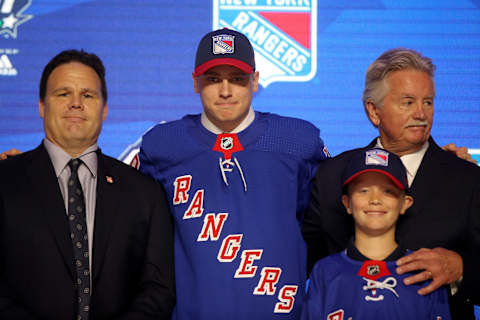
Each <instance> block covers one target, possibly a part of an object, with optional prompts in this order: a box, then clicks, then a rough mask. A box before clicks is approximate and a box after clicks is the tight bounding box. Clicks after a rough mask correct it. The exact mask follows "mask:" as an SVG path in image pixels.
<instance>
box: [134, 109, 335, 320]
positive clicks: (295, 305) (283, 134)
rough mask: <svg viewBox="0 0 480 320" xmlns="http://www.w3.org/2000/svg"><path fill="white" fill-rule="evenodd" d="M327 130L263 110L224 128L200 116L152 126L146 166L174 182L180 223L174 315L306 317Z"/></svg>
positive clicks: (198, 319) (171, 189)
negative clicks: (234, 128) (314, 195)
mask: <svg viewBox="0 0 480 320" xmlns="http://www.w3.org/2000/svg"><path fill="white" fill-rule="evenodd" d="M326 154H327V152H326V149H325V148H324V145H323V142H322V140H321V139H320V137H319V131H318V129H317V128H315V127H314V126H313V125H312V124H310V123H308V122H306V121H303V120H299V119H293V118H286V117H280V116H277V115H273V114H269V113H260V112H256V114H255V120H254V121H253V122H252V123H251V124H250V126H249V127H248V128H246V129H245V130H243V131H242V132H240V133H238V135H234V134H223V135H219V136H217V135H215V134H213V133H211V132H209V131H208V130H206V129H205V128H204V127H203V126H202V124H201V122H200V115H189V116H186V117H184V118H183V119H181V120H178V121H174V122H170V123H166V124H161V125H157V126H156V127H154V128H153V129H152V130H150V131H149V132H148V133H146V134H145V136H144V137H143V141H142V146H141V150H140V154H139V159H140V170H141V171H142V172H144V173H146V174H148V175H151V176H153V177H154V178H155V179H156V180H158V181H160V182H161V183H162V184H163V186H164V187H165V189H166V192H167V196H168V198H169V202H170V205H171V209H172V214H173V219H174V226H175V264H176V265H175V272H176V286H177V307H176V311H175V314H174V319H195V320H202V319H205V320H207V319H208V320H212V319H256V320H261V319H265V320H267V319H268V320H271V319H298V318H299V317H300V311H301V309H300V307H301V303H302V302H303V299H304V294H303V293H304V291H305V285H304V283H305V280H306V279H305V277H306V246H305V243H304V241H303V239H302V235H301V232H300V222H301V219H302V214H303V211H304V209H305V208H306V206H307V205H308V197H309V193H310V182H311V180H312V178H313V176H314V171H315V168H316V165H317V163H318V161H320V160H322V159H323V158H325V157H326Z"/></svg>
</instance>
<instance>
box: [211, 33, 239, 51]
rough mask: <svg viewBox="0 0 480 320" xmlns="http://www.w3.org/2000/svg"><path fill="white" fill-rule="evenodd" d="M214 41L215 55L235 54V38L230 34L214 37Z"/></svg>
mask: <svg viewBox="0 0 480 320" xmlns="http://www.w3.org/2000/svg"><path fill="white" fill-rule="evenodd" d="M212 41H213V54H225V53H233V52H234V51H235V49H234V45H235V43H234V41H235V36H231V35H229V34H221V35H218V36H214V37H212Z"/></svg>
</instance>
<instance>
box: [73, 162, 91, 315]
mask: <svg viewBox="0 0 480 320" xmlns="http://www.w3.org/2000/svg"><path fill="white" fill-rule="evenodd" d="M81 164H82V161H81V160H80V159H72V160H70V161H69V162H68V166H69V167H70V170H71V175H70V179H68V222H69V225H70V238H71V239H72V245H73V258H74V259H75V267H76V268H75V269H76V271H77V281H76V282H77V295H78V313H77V320H86V319H88V312H89V310H90V269H89V259H88V255H89V253H88V233H87V218H86V213H85V198H84V196H83V191H82V185H81V184H80V180H79V179H78V167H79V166H80V165H81Z"/></svg>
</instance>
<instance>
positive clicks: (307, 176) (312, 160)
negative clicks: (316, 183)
mask: <svg viewBox="0 0 480 320" xmlns="http://www.w3.org/2000/svg"><path fill="white" fill-rule="evenodd" d="M316 139H317V143H316V148H315V150H314V152H313V153H312V154H311V155H310V156H309V157H307V158H305V159H304V160H303V163H302V170H301V172H302V174H301V175H300V177H299V180H300V181H298V208H297V212H298V214H299V217H298V218H299V221H301V220H302V219H303V214H304V212H305V210H306V209H307V207H308V204H309V200H310V192H311V189H312V184H313V178H314V177H315V172H316V170H317V166H318V164H319V162H320V161H323V160H325V159H327V158H329V157H330V154H329V153H328V150H327V148H326V146H325V144H324V142H323V140H322V139H321V138H320V136H319V135H317V137H316Z"/></svg>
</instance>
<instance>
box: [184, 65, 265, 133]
mask: <svg viewBox="0 0 480 320" xmlns="http://www.w3.org/2000/svg"><path fill="white" fill-rule="evenodd" d="M193 86H194V89H195V92H196V93H199V94H200V98H201V100H202V105H203V111H204V112H205V115H206V116H207V117H208V119H209V120H210V121H211V122H212V123H213V124H214V125H215V126H217V127H218V128H219V129H221V130H223V131H225V132H230V131H232V130H233V129H235V128H236V127H237V126H238V125H239V124H240V123H241V122H242V120H243V119H245V117H246V116H247V114H248V111H249V109H250V105H251V103H252V96H253V93H254V92H256V91H257V90H258V72H255V73H253V74H246V73H245V72H243V71H241V70H240V69H237V68H235V67H233V66H229V65H220V66H216V67H213V68H211V69H209V70H207V71H206V72H205V73H204V74H202V75H201V76H199V77H195V76H193Z"/></svg>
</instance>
